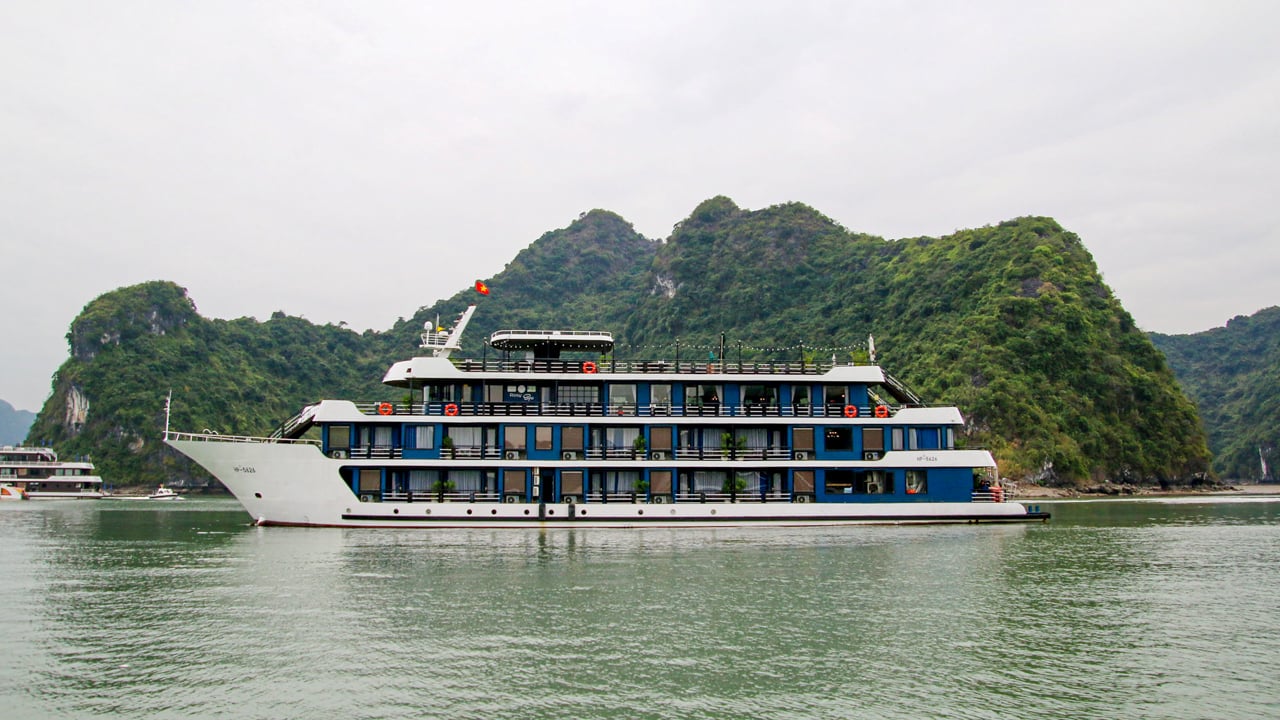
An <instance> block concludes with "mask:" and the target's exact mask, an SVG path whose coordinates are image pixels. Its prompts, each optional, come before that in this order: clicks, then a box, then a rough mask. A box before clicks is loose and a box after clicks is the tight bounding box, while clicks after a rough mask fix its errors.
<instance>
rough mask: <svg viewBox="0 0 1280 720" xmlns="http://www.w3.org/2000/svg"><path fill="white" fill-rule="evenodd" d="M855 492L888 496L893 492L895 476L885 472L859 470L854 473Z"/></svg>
mask: <svg viewBox="0 0 1280 720" xmlns="http://www.w3.org/2000/svg"><path fill="white" fill-rule="evenodd" d="M854 477H855V480H854V490H853V491H854V492H855V493H865V494H867V495H886V494H889V493H892V492H893V474H892V473H886V472H884V471H883V470H859V471H857V472H855V473H854Z"/></svg>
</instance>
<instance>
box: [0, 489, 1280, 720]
mask: <svg viewBox="0 0 1280 720" xmlns="http://www.w3.org/2000/svg"><path fill="white" fill-rule="evenodd" d="M1039 504H1040V505H1041V506H1042V507H1043V509H1045V510H1049V511H1051V512H1052V513H1053V516H1054V517H1053V520H1052V521H1051V522H1049V523H1047V524H1034V525H1016V526H968V525H964V526H908V527H844V528H816V529H781V528H753V529H715V530H695V529H678V530H662V529H648V530H609V529H605V530H597V529H572V530H550V531H538V530H494V529H488V530H486V529H476V530H465V531H457V530H429V531H415V530H378V531H373V530H334V529H293V528H255V527H251V526H250V525H249V524H248V520H249V518H248V515H246V514H245V513H244V512H243V511H242V510H241V509H240V507H239V505H237V504H236V503H235V502H234V501H230V500H202V499H188V500H184V501H181V502H173V503H159V502H148V501H123V500H103V501H98V502H87V501H80V502H21V503H17V502H10V503H4V504H0V608H2V611H0V648H2V649H3V653H2V654H0V717H3V718H6V719H7V720H21V719H26V718H41V719H43V718H100V717H110V718H272V719H275V718H342V719H344V720H348V719H353V718H425V717H441V718H922V717H930V718H931V717H946V718H1273V717H1280V632H1278V630H1277V629H1278V628H1280V497H1256V498H1247V497H1235V496H1233V497H1210V498H1200V499H1190V500H1183V499H1177V500H1144V501H1114V500H1108V501H1094V502H1056V503H1039Z"/></svg>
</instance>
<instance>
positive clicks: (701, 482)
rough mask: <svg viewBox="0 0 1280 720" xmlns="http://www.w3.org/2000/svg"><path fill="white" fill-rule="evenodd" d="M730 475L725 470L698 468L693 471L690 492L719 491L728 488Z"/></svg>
mask: <svg viewBox="0 0 1280 720" xmlns="http://www.w3.org/2000/svg"><path fill="white" fill-rule="evenodd" d="M728 478H729V475H728V473H726V472H724V471H723V470H697V471H695V472H694V473H693V478H692V481H691V483H690V488H689V492H693V493H704V492H705V493H718V492H722V491H724V490H726V489H727V485H728V483H727V481H728Z"/></svg>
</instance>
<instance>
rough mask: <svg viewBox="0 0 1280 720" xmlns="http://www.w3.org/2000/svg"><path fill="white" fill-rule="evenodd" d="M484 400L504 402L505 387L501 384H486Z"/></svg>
mask: <svg viewBox="0 0 1280 720" xmlns="http://www.w3.org/2000/svg"><path fill="white" fill-rule="evenodd" d="M484 401H485V402H491V403H500V402H506V387H504V386H502V385H486V386H485V388H484Z"/></svg>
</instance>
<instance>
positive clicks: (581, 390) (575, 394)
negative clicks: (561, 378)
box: [556, 385, 600, 403]
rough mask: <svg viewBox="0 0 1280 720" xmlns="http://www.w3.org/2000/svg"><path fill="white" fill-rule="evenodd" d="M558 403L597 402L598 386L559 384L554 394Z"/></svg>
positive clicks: (598, 396) (598, 397) (598, 398)
mask: <svg viewBox="0 0 1280 720" xmlns="http://www.w3.org/2000/svg"><path fill="white" fill-rule="evenodd" d="M556 402H560V403H598V402H600V388H598V387H596V386H594V385H561V386H560V389H559V390H558V391H557V394H556Z"/></svg>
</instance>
